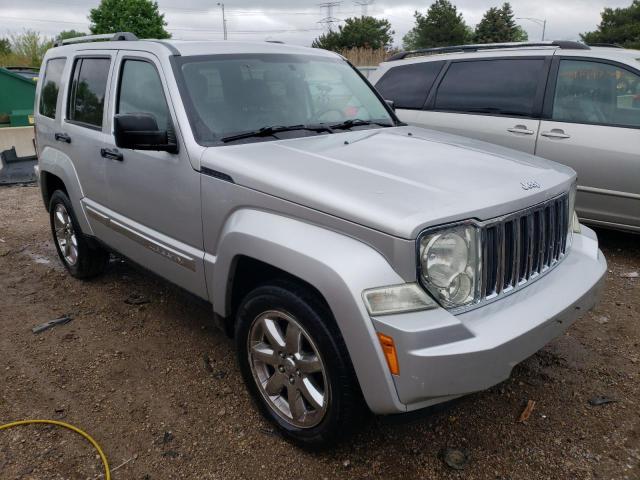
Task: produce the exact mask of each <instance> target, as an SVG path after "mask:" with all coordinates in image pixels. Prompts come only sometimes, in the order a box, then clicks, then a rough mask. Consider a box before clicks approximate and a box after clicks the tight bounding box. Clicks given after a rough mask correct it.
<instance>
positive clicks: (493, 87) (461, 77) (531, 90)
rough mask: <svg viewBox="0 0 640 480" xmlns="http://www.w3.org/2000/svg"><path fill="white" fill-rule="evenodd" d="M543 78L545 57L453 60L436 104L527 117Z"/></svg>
mask: <svg viewBox="0 0 640 480" xmlns="http://www.w3.org/2000/svg"><path fill="white" fill-rule="evenodd" d="M544 78H545V68H544V60H542V59H539V60H538V59H513V60H512V59H509V60H483V61H482V60H481V61H473V62H456V63H452V64H451V66H450V67H449V69H448V70H447V73H446V75H445V76H444V79H443V80H442V83H441V84H440V87H439V88H438V93H437V96H436V101H435V108H436V109H438V110H453V111H460V112H467V113H493V114H497V115H509V116H511V115H512V116H523V117H528V116H531V115H533V113H534V107H535V99H536V93H537V91H538V87H539V86H540V85H541V84H542V83H543V80H544Z"/></svg>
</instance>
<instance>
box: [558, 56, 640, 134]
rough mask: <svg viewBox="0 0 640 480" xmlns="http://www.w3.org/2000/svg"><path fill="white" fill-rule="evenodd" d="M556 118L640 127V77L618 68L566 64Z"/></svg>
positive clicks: (561, 71) (562, 69)
mask: <svg viewBox="0 0 640 480" xmlns="http://www.w3.org/2000/svg"><path fill="white" fill-rule="evenodd" d="M552 118H553V120H556V121H560V122H575V123H594V124H600V125H602V124H604V125H611V126H619V127H640V77H639V76H638V75H636V74H633V73H631V72H629V71H628V70H625V69H622V68H620V67H617V66H615V65H609V64H605V63H598V62H592V61H580V60H562V61H561V62H560V69H559V71H558V81H557V84H556V92H555V99H554V102H553V117H552Z"/></svg>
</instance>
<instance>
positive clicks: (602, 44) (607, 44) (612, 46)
mask: <svg viewBox="0 0 640 480" xmlns="http://www.w3.org/2000/svg"><path fill="white" fill-rule="evenodd" d="M588 45H589V46H590V47H605V48H623V49H624V47H623V46H622V45H618V44H617V43H589V44H588Z"/></svg>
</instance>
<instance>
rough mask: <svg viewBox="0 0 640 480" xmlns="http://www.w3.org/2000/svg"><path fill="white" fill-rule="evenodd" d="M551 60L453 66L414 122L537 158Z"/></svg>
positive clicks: (489, 60)
mask: <svg viewBox="0 0 640 480" xmlns="http://www.w3.org/2000/svg"><path fill="white" fill-rule="evenodd" d="M550 61H551V60H550V58H547V57H506V58H479V59H463V60H455V61H452V62H451V63H450V64H449V65H448V66H447V67H446V70H445V71H444V73H443V74H442V75H441V78H440V79H439V80H438V81H437V82H436V88H435V89H434V90H433V91H432V92H431V94H430V95H429V98H428V100H427V103H426V105H425V107H424V108H423V109H422V110H421V111H418V112H416V114H415V118H412V119H411V120H409V121H410V122H411V123H414V124H416V125H419V126H423V127H427V128H434V129H436V130H442V131H445V132H449V133H455V134H459V135H463V136H467V137H471V138H477V139H479V140H484V141H487V142H491V143H495V144H498V145H503V146H505V147H510V148H515V149H516V150H521V151H523V152H527V153H533V152H534V150H535V142H536V135H537V133H538V126H539V116H540V113H541V110H542V99H543V97H544V88H545V84H546V79H547V73H548V69H549V64H550Z"/></svg>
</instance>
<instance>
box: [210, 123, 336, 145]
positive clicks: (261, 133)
mask: <svg viewBox="0 0 640 480" xmlns="http://www.w3.org/2000/svg"><path fill="white" fill-rule="evenodd" d="M295 130H309V131H312V132H329V133H333V132H332V131H331V127H329V126H328V125H326V126H325V125H318V126H314V125H288V126H285V125H271V126H267V127H262V128H259V129H258V130H250V131H248V132H242V133H237V134H235V135H228V136H226V137H222V138H220V141H221V142H223V143H228V142H233V141H235V140H242V139H244V138H253V137H270V136H273V135H274V134H276V133H280V132H292V131H295Z"/></svg>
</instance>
